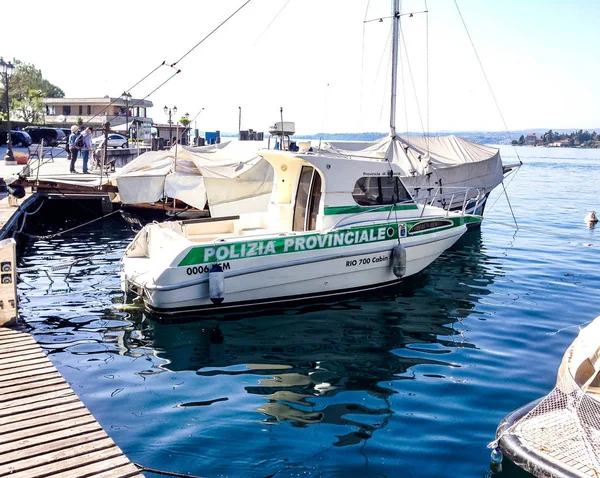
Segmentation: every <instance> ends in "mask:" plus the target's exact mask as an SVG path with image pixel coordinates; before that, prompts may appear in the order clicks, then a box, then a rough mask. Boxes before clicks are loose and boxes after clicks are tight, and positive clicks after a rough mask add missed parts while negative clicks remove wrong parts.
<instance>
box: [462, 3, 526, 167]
mask: <svg viewBox="0 0 600 478" xmlns="http://www.w3.org/2000/svg"><path fill="white" fill-rule="evenodd" d="M454 5H456V10H458V15H459V16H460V20H461V21H462V24H463V26H464V27H465V32H467V37H468V38H469V42H470V43H471V46H472V47H473V52H474V53H475V57H476V58H477V62H478V63H479V67H480V68H481V72H482V73H483V77H484V78H485V81H486V83H487V85H488V88H489V89H490V93H491V95H492V98H493V99H494V104H495V105H496V109H497V110H498V114H499V115H500V118H501V119H502V123H503V124H504V129H505V130H506V132H507V134H508V138H509V139H510V141H511V143H512V136H511V134H510V131H509V129H508V126H507V124H506V121H505V119H504V115H503V114H502V110H501V109H500V105H499V104H498V100H497V99H496V95H495V94H494V90H493V89H492V84H491V83H490V80H489V79H488V77H487V74H486V73H485V69H484V68H483V63H482V62H481V59H480V58H479V53H477V48H475V43H473V39H472V38H471V34H470V33H469V29H468V28H467V24H466V22H465V19H464V18H463V16H462V13H461V11H460V8H459V7H458V0H454ZM515 154H516V155H517V159H518V160H519V162H520V163H523V162H522V161H521V158H520V157H519V153H518V151H517V148H515Z"/></svg>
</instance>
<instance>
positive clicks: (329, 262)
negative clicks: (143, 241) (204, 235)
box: [122, 225, 466, 315]
mask: <svg viewBox="0 0 600 478" xmlns="http://www.w3.org/2000/svg"><path fill="white" fill-rule="evenodd" d="M465 231H466V226H464V225H463V226H460V227H454V228H452V229H450V230H446V231H440V232H436V233H432V234H428V235H426V236H423V237H412V238H407V239H403V240H402V246H403V247H404V249H405V251H406V262H405V273H404V274H403V276H402V277H397V276H396V275H394V272H393V268H392V249H393V248H394V247H395V246H396V245H397V244H398V241H397V240H390V241H384V242H382V243H379V244H375V245H370V246H369V247H368V248H366V247H365V246H364V245H356V246H348V247H343V248H338V249H341V250H335V251H331V250H327V249H325V250H318V251H305V252H302V253H294V254H292V255H290V256H291V257H289V258H285V259H282V258H281V257H280V256H271V257H256V258H247V259H238V260H231V261H222V262H221V263H220V265H221V267H223V269H224V277H225V278H224V284H223V286H224V287H223V288H224V300H223V302H222V303H221V304H214V303H213V302H212V301H211V299H210V287H209V270H210V267H209V265H203V264H199V265H195V266H191V265H190V266H187V267H185V266H183V267H172V268H169V269H168V270H167V271H166V272H165V273H163V274H162V275H161V277H159V278H157V279H156V280H154V279H153V278H152V277H151V276H150V275H148V273H144V271H145V270H147V268H148V267H149V266H150V264H149V261H150V259H148V258H124V259H123V262H122V288H123V289H124V290H125V291H128V292H134V293H135V294H137V295H140V296H141V297H143V299H144V301H145V304H146V308H147V310H149V311H152V312H155V313H158V314H160V315H171V314H180V313H188V312H194V311H199V312H200V311H206V312H210V313H214V312H217V311H226V310H231V309H239V308H242V307H243V308H248V307H253V306H256V307H263V306H265V305H267V304H277V303H286V302H290V301H300V300H310V299H316V298H324V297H336V296H339V295H343V294H348V293H354V292H356V291H362V290H371V289H376V288H381V287H387V286H391V285H394V284H397V283H398V282H400V280H401V279H402V278H405V277H408V276H410V275H413V274H416V273H418V272H420V271H421V270H423V269H424V268H425V267H427V266H428V265H429V264H430V263H431V262H433V261H434V260H435V259H436V258H437V257H439V255H440V254H441V253H442V252H443V251H445V250H446V249H448V248H449V247H451V246H452V245H453V244H454V243H455V242H456V241H457V240H458V239H459V238H460V237H461V236H462V235H463V234H464V232H465Z"/></svg>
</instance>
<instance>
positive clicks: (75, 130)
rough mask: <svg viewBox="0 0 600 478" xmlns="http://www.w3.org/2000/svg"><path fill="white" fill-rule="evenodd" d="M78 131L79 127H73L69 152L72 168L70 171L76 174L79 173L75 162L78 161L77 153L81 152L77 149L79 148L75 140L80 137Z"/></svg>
mask: <svg viewBox="0 0 600 478" xmlns="http://www.w3.org/2000/svg"><path fill="white" fill-rule="evenodd" d="M78 131H79V128H78V127H77V125H73V126H71V134H70V135H69V151H70V152H71V168H70V171H71V172H72V173H76V172H77V171H75V161H77V152H78V151H79V150H78V149H77V146H75V140H76V139H77V136H78V134H77V133H78Z"/></svg>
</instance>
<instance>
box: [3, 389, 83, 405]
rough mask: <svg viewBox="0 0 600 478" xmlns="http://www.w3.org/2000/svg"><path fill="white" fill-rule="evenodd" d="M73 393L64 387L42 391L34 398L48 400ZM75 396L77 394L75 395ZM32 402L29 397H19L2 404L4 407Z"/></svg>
mask: <svg viewBox="0 0 600 478" xmlns="http://www.w3.org/2000/svg"><path fill="white" fill-rule="evenodd" d="M72 395H75V392H74V391H73V390H71V389H70V388H68V387H66V388H64V389H63V390H56V391H54V392H49V393H43V394H40V395H37V396H36V400H50V399H52V398H59V397H70V396H72ZM75 396H77V395H75ZM31 402H32V399H31V397H25V398H20V399H17V400H11V401H10V402H6V403H4V404H3V406H4V407H7V408H8V407H20V406H21V405H27V404H30V403H31Z"/></svg>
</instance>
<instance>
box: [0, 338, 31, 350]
mask: <svg viewBox="0 0 600 478" xmlns="http://www.w3.org/2000/svg"><path fill="white" fill-rule="evenodd" d="M32 343H33V344H34V343H35V340H33V339H32V338H31V337H6V338H1V339H0V345H1V346H2V348H3V349H4V350H7V351H10V350H11V347H21V346H23V345H29V344H32Z"/></svg>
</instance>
